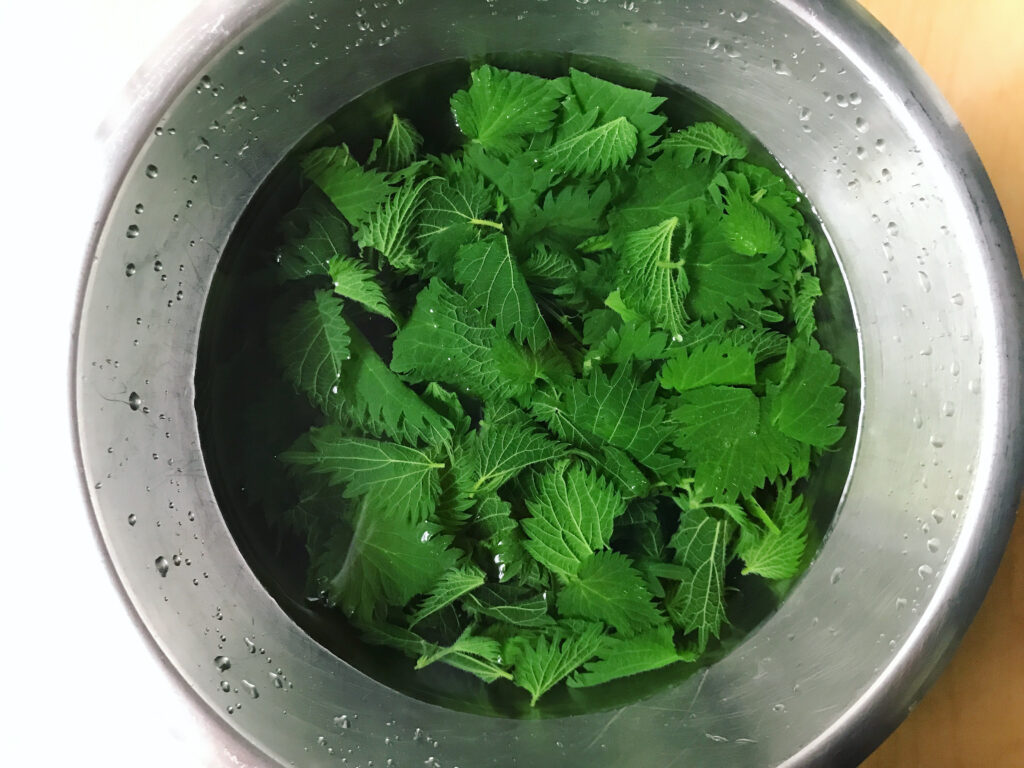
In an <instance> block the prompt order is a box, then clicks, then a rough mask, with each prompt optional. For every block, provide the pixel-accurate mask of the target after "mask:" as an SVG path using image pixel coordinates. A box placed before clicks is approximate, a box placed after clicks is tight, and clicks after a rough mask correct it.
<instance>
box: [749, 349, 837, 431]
mask: <svg viewBox="0 0 1024 768" xmlns="http://www.w3.org/2000/svg"><path fill="white" fill-rule="evenodd" d="M785 367H786V370H789V371H790V373H789V375H788V376H786V377H785V378H784V379H783V381H782V382H781V383H779V384H769V385H768V399H769V401H770V403H771V421H772V424H773V425H774V426H776V427H778V429H779V431H780V432H782V433H783V434H784V435H788V436H789V437H791V438H793V439H794V440H799V441H800V442H803V443H809V444H810V445H813V446H814V447H816V448H828V447H829V446H830V445H833V444H835V442H836V441H837V440H839V438H840V437H842V436H843V433H844V431H845V429H844V428H843V427H840V426H838V422H839V416H840V415H841V414H842V412H843V395H844V392H843V388H842V387H838V386H836V382H837V381H838V380H839V366H838V365H836V364H835V363H834V362H833V360H832V355H830V354H829V353H828V352H826V351H825V350H823V349H821V348H820V347H819V346H818V343H817V342H816V341H814V340H809V341H804V342H793V343H792V344H791V345H790V347H789V351H788V352H787V353H786V366H785Z"/></svg>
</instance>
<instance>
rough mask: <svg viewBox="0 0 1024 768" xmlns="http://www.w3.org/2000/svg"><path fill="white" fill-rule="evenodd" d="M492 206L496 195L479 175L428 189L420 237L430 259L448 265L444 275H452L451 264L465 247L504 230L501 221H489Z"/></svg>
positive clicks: (464, 174) (442, 182)
mask: <svg viewBox="0 0 1024 768" xmlns="http://www.w3.org/2000/svg"><path fill="white" fill-rule="evenodd" d="M492 206H493V195H492V193H490V192H489V191H488V189H487V185H486V184H485V182H484V180H483V178H482V177H481V176H479V175H477V174H475V173H468V172H462V173H460V174H459V175H458V176H457V177H456V178H455V179H454V180H451V179H443V180H441V181H439V182H437V183H435V184H432V185H431V186H430V187H428V188H427V190H426V193H425V198H424V203H423V207H422V209H421V211H420V225H419V235H418V236H419V239H420V242H422V243H423V244H424V245H425V246H426V248H427V258H428V259H429V260H430V261H431V262H433V263H435V264H443V265H445V266H444V269H443V270H442V272H441V274H442V276H445V277H447V276H449V273H450V272H451V266H450V264H449V262H453V261H454V259H455V254H456V252H457V251H458V250H459V248H461V247H462V246H463V245H466V244H467V243H471V242H473V241H475V240H476V239H477V238H478V237H480V236H481V235H482V234H484V233H488V232H493V231H495V230H497V231H498V232H501V231H503V229H504V227H503V226H502V225H501V224H500V223H499V222H497V221H493V220H491V219H490V218H488V213H489V211H490V210H491V208H492Z"/></svg>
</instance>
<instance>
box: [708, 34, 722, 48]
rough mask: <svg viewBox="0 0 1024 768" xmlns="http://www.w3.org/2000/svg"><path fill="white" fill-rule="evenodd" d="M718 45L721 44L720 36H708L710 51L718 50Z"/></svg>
mask: <svg viewBox="0 0 1024 768" xmlns="http://www.w3.org/2000/svg"><path fill="white" fill-rule="evenodd" d="M718 46H719V42H718V38H717V37H709V38H708V50H709V51H715V50H718Z"/></svg>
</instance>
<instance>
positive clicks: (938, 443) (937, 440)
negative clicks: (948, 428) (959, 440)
mask: <svg viewBox="0 0 1024 768" xmlns="http://www.w3.org/2000/svg"><path fill="white" fill-rule="evenodd" d="M928 442H929V443H931V444H932V447H934V448H941V447H942V446H944V445H945V444H946V443H945V442H944V441H943V439H942V438H941V437H939V436H938V435H932V436H931V437H930V438H929V439H928Z"/></svg>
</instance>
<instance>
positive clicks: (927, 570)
mask: <svg viewBox="0 0 1024 768" xmlns="http://www.w3.org/2000/svg"><path fill="white" fill-rule="evenodd" d="M933 573H935V570H934V569H933V568H932V567H931V566H930V565H927V564H925V565H922V566H921V567H920V568H918V569H917V575H918V576H920V577H921V578H922V579H927V578H928V577H929V576H931V575H932V574H933Z"/></svg>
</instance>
